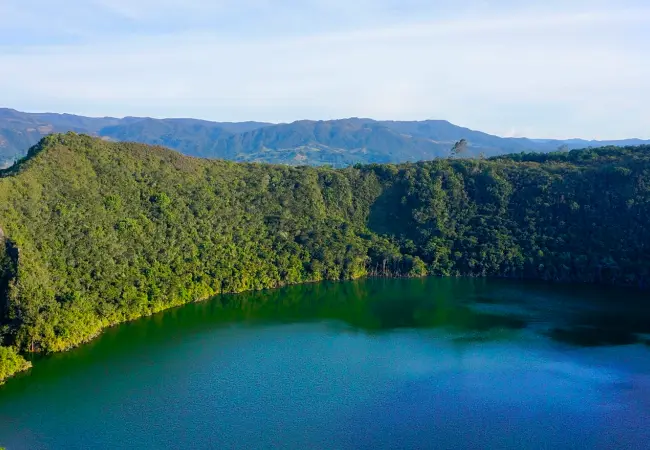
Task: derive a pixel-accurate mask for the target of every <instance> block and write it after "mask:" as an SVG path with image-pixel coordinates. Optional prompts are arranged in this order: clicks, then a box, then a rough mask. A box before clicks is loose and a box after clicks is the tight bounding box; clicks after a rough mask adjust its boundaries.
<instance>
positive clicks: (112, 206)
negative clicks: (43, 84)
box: [0, 134, 650, 352]
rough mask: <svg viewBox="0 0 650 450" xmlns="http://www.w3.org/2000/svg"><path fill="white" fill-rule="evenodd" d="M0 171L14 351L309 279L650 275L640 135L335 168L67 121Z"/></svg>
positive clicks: (620, 278)
mask: <svg viewBox="0 0 650 450" xmlns="http://www.w3.org/2000/svg"><path fill="white" fill-rule="evenodd" d="M0 177H1V178H0V226H2V229H3V230H4V232H5V233H6V235H7V237H8V239H9V240H10V241H9V242H10V244H11V245H12V246H13V247H12V248H15V249H17V250H16V251H15V252H14V253H15V255H14V256H15V257H14V259H10V261H9V262H8V263H7V264H6V267H7V268H8V269H7V270H5V271H4V272H3V273H4V274H5V275H3V277H4V279H5V282H4V283H3V286H4V288H3V290H4V292H3V295H2V299H3V301H4V307H2V308H0V317H1V320H0V324H1V325H2V326H3V328H2V329H3V330H4V331H3V332H2V335H4V336H5V338H4V339H5V340H4V342H5V344H6V345H8V344H10V345H14V346H16V347H17V348H19V349H20V350H21V351H44V352H51V351H61V350H65V349H67V348H70V347H72V346H75V345H78V344H80V343H82V342H85V341H87V340H89V339H91V338H92V337H94V336H95V335H97V334H98V333H99V332H100V331H101V329H102V328H104V327H106V326H109V325H111V324H115V323H119V322H122V321H126V320H131V319H134V318H137V317H140V316H143V315H148V314H152V313H155V312H157V311H160V310H162V309H165V308H169V307H171V306H175V305H180V304H183V303H186V302H191V301H196V300H199V299H204V298H207V297H210V296H213V295H215V294H220V293H230V292H243V291H247V290H260V289H267V288H274V287H278V286H282V285H287V284H296V283H303V282H309V281H318V280H341V279H354V278H359V277H363V276H367V275H375V276H405V277H413V276H424V275H427V274H433V275H444V276H457V275H466V276H503V277H527V278H541V279H547V280H559V281H585V282H601V283H616V284H628V285H640V286H647V285H648V282H649V281H650V254H649V251H650V250H649V249H650V242H649V241H650V232H649V231H650V230H648V229H647V228H648V225H647V224H648V223H650V211H649V209H648V205H650V147H639V148H605V149H600V150H593V149H591V150H585V151H584V152H576V151H571V152H568V153H566V152H564V153H560V152H558V153H554V154H550V155H534V154H518V155H513V156H512V157H509V158H496V159H490V160H463V159H454V160H437V161H432V162H426V163H416V164H413V163H408V164H403V165H371V166H356V167H349V168H346V169H343V170H334V169H332V168H329V167H322V168H310V167H304V166H301V167H288V166H273V165H262V164H236V163H231V162H225V161H214V160H201V159H196V158H188V157H184V156H182V155H180V154H177V153H175V152H173V151H168V150H165V149H162V148H154V147H148V146H145V145H139V144H129V143H124V144H116V143H110V142H105V141H102V140H99V139H93V138H90V137H88V136H83V135H82V136H79V135H75V134H67V135H53V136H51V137H48V138H46V139H44V140H43V141H42V142H41V144H39V146H37V147H35V148H34V149H32V151H31V152H30V156H29V157H28V158H27V159H25V160H23V161H22V162H21V163H20V164H18V165H17V166H15V167H12V168H11V169H10V170H9V171H6V172H4V173H1V174H0ZM5 259H6V258H5ZM12 261H13V262H12Z"/></svg>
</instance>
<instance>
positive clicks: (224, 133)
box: [0, 109, 650, 166]
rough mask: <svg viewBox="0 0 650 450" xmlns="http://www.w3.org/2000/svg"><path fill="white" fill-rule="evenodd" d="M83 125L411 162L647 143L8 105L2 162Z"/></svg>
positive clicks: (238, 148) (225, 150)
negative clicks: (461, 144) (464, 146)
mask: <svg viewBox="0 0 650 450" xmlns="http://www.w3.org/2000/svg"><path fill="white" fill-rule="evenodd" d="M66 131H75V132H77V133H84V134H89V135H91V136H98V137H102V138H104V139H106V140H115V141H134V142H141V143H146V144H153V145H162V146H165V147H169V148H172V149H174V150H178V151H180V152H181V153H184V154H186V155H191V156H200V157H207V158H223V159H230V160H235V161H259V162H270V163H283V164H293V165H300V164H310V165H319V164H331V165H334V166H345V165H349V164H354V163H358V162H361V163H373V162H377V163H385V162H405V161H419V160H426V159H432V158H435V157H440V156H447V155H448V154H449V150H450V148H451V147H452V146H453V145H454V143H455V142H457V141H458V140H460V139H466V140H467V141H468V142H469V146H468V150H467V156H477V155H479V154H485V155H486V156H492V155H497V154H504V153H519V152H522V151H538V152H548V151H553V150H557V149H558V148H559V147H560V146H562V145H567V146H568V148H569V149H574V148H584V147H589V146H593V147H597V146H603V145H640V144H644V143H649V142H650V141H643V140H640V139H628V140H622V141H586V140H581V139H570V140H567V141H561V140H548V139H546V140H544V139H527V138H503V137H499V136H494V135H490V134H487V133H483V132H480V131H475V130H470V129H468V128H463V127H459V126H457V125H454V124H452V123H449V122H447V121H444V120H425V121H419V122H398V121H375V120H372V119H365V118H349V119H340V120H329V121H312V120H301V121H297V122H293V123H290V124H269V123H262V122H239V123H237V122H235V123H233V122H210V121H206V120H198V119H152V118H141V117H125V118H122V119H118V118H114V117H101V118H92V117H83V116H75V115H71V114H52V113H38V114H34V113H23V112H19V111H15V110H12V109H0V165H7V164H10V163H11V162H12V161H14V160H15V159H17V158H19V157H22V156H24V155H25V153H26V151H27V149H28V148H30V147H31V146H32V145H34V144H36V143H37V142H38V141H39V140H40V139H41V138H42V137H43V136H44V135H47V134H50V133H58V132H66Z"/></svg>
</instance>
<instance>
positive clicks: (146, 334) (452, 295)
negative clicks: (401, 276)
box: [0, 279, 650, 450]
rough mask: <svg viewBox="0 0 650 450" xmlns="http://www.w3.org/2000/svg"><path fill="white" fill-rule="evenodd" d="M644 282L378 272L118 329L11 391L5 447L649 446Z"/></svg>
mask: <svg viewBox="0 0 650 450" xmlns="http://www.w3.org/2000/svg"><path fill="white" fill-rule="evenodd" d="M646 303H647V301H646V299H645V295H644V294H643V293H636V292H632V291H620V290H619V291H617V290H609V291H607V290H603V289H595V288H584V287H571V286H564V287H557V286H554V287H553V286H545V285H540V284H530V283H516V282H503V281H486V280H464V279H460V280H440V279H425V280H368V281H360V282H350V283H324V284H315V285H308V286H298V287H292V288H287V289H281V290H278V291H268V292H261V293H252V294H242V295H237V296H224V297H220V298H216V299H213V300H211V301H209V302H204V303H197V304H191V305H187V306H184V307H182V308H177V309H174V310H170V311H167V312H164V313H162V314H158V315H156V316H154V317H150V318H146V319H142V320H139V321H136V322H133V323H129V324H124V325H121V326H119V327H116V328H113V329H110V330H107V332H106V333H105V334H104V335H102V337H100V338H99V339H98V340H96V341H94V342H92V343H90V344H88V345H86V346H84V347H81V348H79V349H76V350H74V351H71V352H68V353H65V354H59V355H54V356H51V357H46V358H42V359H39V360H36V361H34V368H33V369H32V370H31V371H30V372H28V373H25V374H23V375H21V376H19V377H17V378H15V379H12V380H10V381H8V382H7V383H6V385H5V386H3V387H1V388H0V446H5V447H7V449H8V450H12V449H41V448H43V449H50V448H51V449H91V448H106V449H108V448H111V449H115V448H145V449H147V448H150V449H153V448H160V449H171V448H173V449H185V448H187V449H202V448H224V449H228V448H237V449H239V448H244V449H249V448H283V449H286V448H288V449H358V448H368V449H377V448H379V449H382V448H387V449H388V448H391V449H393V448H408V449H410V448H443V449H445V448H449V449H455V448H476V449H484V448H512V449H529V448H530V449H538V448H553V449H555V448H576V449H584V448H589V449H592V448H596V449H597V448H603V449H610V448H611V449H621V448H650V446H649V445H648V442H650V347H649V346H648V345H647V341H648V340H649V339H650V336H648V335H649V334H650V320H649V319H650V308H648V307H647V306H646Z"/></svg>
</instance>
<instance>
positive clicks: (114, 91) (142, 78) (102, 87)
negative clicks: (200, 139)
mask: <svg viewBox="0 0 650 450" xmlns="http://www.w3.org/2000/svg"><path fill="white" fill-rule="evenodd" d="M100 3H101V4H100ZM180 3H181V2H175V1H173V0H165V1H164V2H162V3H161V2H160V1H158V2H155V4H157V5H158V6H159V9H158V10H157V12H156V14H157V15H158V16H156V14H153V15H149V16H148V17H147V18H145V17H144V16H145V15H146V12H147V11H149V10H150V8H152V7H154V6H155V5H154V4H153V2H150V1H149V0H145V1H142V0H140V1H136V0H134V1H131V2H122V1H117V0H103V1H102V2H98V3H97V4H96V9H95V10H93V11H94V12H95V13H97V12H98V11H105V14H114V15H116V17H119V18H120V19H119V20H118V22H120V20H121V21H124V23H120V24H118V25H115V28H114V29H115V30H121V31H120V32H119V33H118V32H115V31H113V32H111V31H110V30H109V29H108V28H106V27H104V28H101V27H99V28H97V31H96V32H92V31H91V30H88V29H84V30H83V33H84V34H88V33H90V36H91V37H89V38H87V39H83V40H81V41H75V42H65V41H64V42H62V43H61V42H59V43H57V42H56V40H55V42H54V44H53V43H52V42H51V41H50V40H47V41H43V42H36V43H29V45H22V46H21V45H6V46H0V88H1V89H2V91H3V92H6V93H8V95H4V96H3V97H4V99H5V100H4V101H6V102H7V106H13V107H17V108H22V109H27V110H46V109H47V110H56V111H67V112H77V113H83V114H91V115H150V116H156V117H161V116H194V117H201V118H207V119H214V120H268V121H290V120H294V119H300V118H318V119H320V118H323V119H325V118H335V117H349V116H370V117H376V118H391V119H424V118H445V119H448V120H451V121H454V122H456V123H459V124H461V125H466V126H470V127H473V128H477V129H482V130H486V131H489V132H494V133H498V134H517V131H515V130H525V131H526V132H527V133H528V132H529V133H533V134H535V137H538V136H539V137H574V136H581V137H587V138H622V137H643V138H650V116H649V114H648V113H647V112H646V110H647V107H646V106H645V105H646V104H647V103H648V102H649V101H650V81H648V80H650V61H647V60H648V58H647V56H646V55H647V52H648V42H649V37H650V33H648V32H647V31H646V29H647V28H648V25H650V9H647V7H645V6H644V4H643V3H641V2H636V3H635V2H628V3H627V4H626V5H624V6H625V7H621V3H618V6H615V5H614V4H613V3H609V2H597V3H598V5H597V6H598V8H600V9H594V8H593V4H594V3H593V2H592V6H591V7H588V5H587V4H585V6H584V7H580V8H575V7H574V9H571V10H568V9H566V8H565V9H562V8H561V7H560V6H559V5H560V4H559V3H558V4H557V5H553V4H552V3H553V2H551V3H549V2H546V3H545V5H546V6H544V7H543V8H542V7H540V8H538V9H527V10H521V9H517V8H515V7H514V6H513V5H514V3H513V4H509V3H508V2H498V3H499V4H500V5H499V7H500V8H502V10H499V8H495V7H492V8H491V12H490V13H489V14H487V13H485V5H481V4H480V3H485V2H469V1H468V2H460V3H457V4H461V6H462V7H460V8H459V7H456V8H455V9H454V8H447V9H444V8H438V10H437V11H438V12H439V14H438V16H440V17H437V18H436V17H433V16H435V14H433V12H435V11H432V9H431V7H430V5H431V2H417V1H413V0H411V1H410V2H407V3H409V4H410V6H409V5H407V6H409V7H410V8H411V9H408V8H407V10H406V11H404V10H398V9H396V8H399V5H400V3H398V2H391V1H385V2H372V3H371V2H365V3H364V2H360V3H357V4H356V5H353V6H349V4H350V3H354V2H333V3H329V6H328V5H327V4H325V3H324V2H321V1H311V2H305V3H301V4H302V5H303V7H302V9H300V8H297V9H298V11H297V12H295V13H294V15H293V16H292V17H294V18H295V17H302V18H303V19H304V18H306V17H310V15H314V14H318V11H327V12H329V14H330V15H336V14H341V11H348V12H352V11H357V12H358V11H359V10H363V9H364V8H366V9H367V10H368V16H369V17H370V19H368V18H366V19H363V20H362V22H363V23H358V24H355V23H354V20H351V19H348V20H347V22H346V20H337V21H333V22H331V23H330V22H328V21H327V20H323V21H321V23H319V25H318V26H314V27H309V26H305V24H304V23H302V22H301V23H300V24H299V25H298V26H294V28H293V29H291V30H289V31H287V30H284V31H282V32H279V31H277V30H275V29H274V27H273V26H271V27H266V28H264V27H260V29H258V30H257V31H256V32H248V31H249V30H248V28H240V29H239V30H238V29H237V27H236V26H235V23H233V24H231V25H230V27H227V28H225V29H220V28H219V29H215V28H210V27H204V26H203V25H202V24H203V22H202V21H203V20H204V19H205V17H203V18H201V17H198V16H202V15H203V16H211V15H213V16H215V17H217V16H218V17H222V16H227V17H240V16H242V15H245V14H244V13H245V12H249V13H250V12H251V11H253V12H254V11H269V10H273V8H275V11H276V12H275V14H280V13H281V12H282V11H283V10H286V9H291V8H290V6H291V2H270V1H254V0H249V1H247V2H244V3H241V2H237V3H235V2H227V1H224V2H214V3H210V4H209V5H208V6H206V5H207V3H205V2H200V1H196V0H191V1H185V2H182V3H183V5H184V6H183V7H182V8H181V7H180V6H178V5H179V4H180ZM418 3H419V5H418ZM576 3H579V2H576ZM549 4H550V5H551V7H552V8H549V6H548V5H549ZM304 5H307V6H304ZM373 5H374V6H373ZM378 5H379V6H378ZM401 5H402V8H403V6H404V3H403V2H402V3H401ZM427 5H428V6H427ZM294 6H295V5H294ZM579 6H580V5H579ZM265 8H266V9H265ZM337 8H338V9H337ZM106 11H112V12H110V13H109V12H106ZM391 11H393V13H391ZM418 11H420V12H421V13H420V14H416V12H418ZM90 12H91V11H86V13H83V12H79V13H78V14H89V15H88V16H87V17H88V20H89V21H90V23H91V24H92V20H95V19H94V17H95V16H94V15H93V14H90ZM174 12H176V15H177V16H179V17H184V19H179V20H180V21H183V20H184V21H185V24H184V25H183V27H184V28H183V29H178V30H176V29H175V30H174V31H173V32H170V31H169V30H166V29H160V28H157V26H154V25H152V26H151V28H146V27H144V25H142V24H144V23H147V24H152V23H154V22H158V23H160V22H164V21H165V20H168V19H169V15H170V14H174ZM335 12H336V14H335ZM479 13H480V14H479ZM352 15H353V14H352ZM322 16H323V17H327V16H328V14H325V13H323V14H322ZM91 17H92V18H93V19H92V20H91ZM100 17H101V15H100ZM275 17H276V16H274V15H270V16H268V17H267V18H266V19H267V21H273V19H274V18H275ZM391 17H397V19H395V18H393V19H391ZM260 20H261V18H260V17H258V16H255V17H252V18H248V19H246V20H245V21H244V22H238V23H239V24H240V25H242V24H251V23H255V22H256V21H260ZM282 21H283V19H282V18H277V22H278V23H280V22H282ZM125 23H126V24H127V25H128V24H130V25H129V26H134V24H140V25H142V26H141V27H140V28H138V29H130V28H128V26H127V25H125ZM346 23H347V25H346ZM89 28H92V27H89ZM136 28H137V27H136Z"/></svg>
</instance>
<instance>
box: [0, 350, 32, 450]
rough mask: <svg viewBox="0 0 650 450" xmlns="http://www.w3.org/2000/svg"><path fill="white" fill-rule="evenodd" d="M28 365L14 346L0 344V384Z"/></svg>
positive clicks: (29, 365)
mask: <svg viewBox="0 0 650 450" xmlns="http://www.w3.org/2000/svg"><path fill="white" fill-rule="evenodd" d="M30 367H31V363H29V362H28V361H26V360H25V359H24V358H23V357H22V356H20V355H19V354H18V353H17V352H16V350H15V349H14V348H12V347H2V346H0V384H2V383H3V382H4V380H6V379H7V378H9V377H10V376H12V375H14V374H16V373H18V372H22V371H23V370H27V369H29V368H30ZM1 448H2V447H0V450H1Z"/></svg>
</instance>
